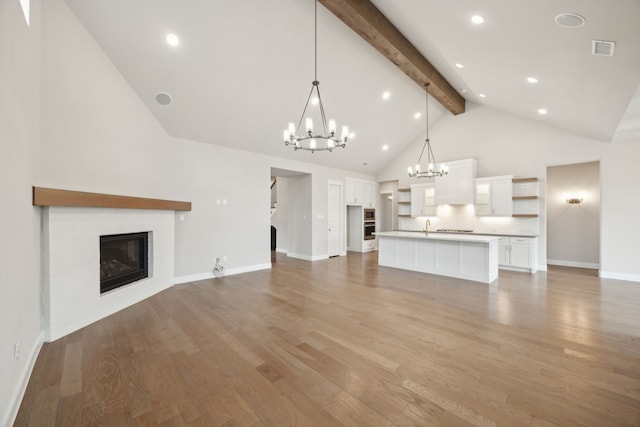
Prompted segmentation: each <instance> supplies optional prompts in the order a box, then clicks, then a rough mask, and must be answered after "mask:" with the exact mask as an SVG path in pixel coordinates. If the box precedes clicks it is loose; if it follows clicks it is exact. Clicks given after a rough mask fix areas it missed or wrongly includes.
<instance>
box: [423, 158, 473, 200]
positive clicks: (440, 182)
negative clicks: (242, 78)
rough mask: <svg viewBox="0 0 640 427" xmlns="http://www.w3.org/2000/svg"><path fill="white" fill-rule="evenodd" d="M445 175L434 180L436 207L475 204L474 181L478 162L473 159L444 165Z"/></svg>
mask: <svg viewBox="0 0 640 427" xmlns="http://www.w3.org/2000/svg"><path fill="white" fill-rule="evenodd" d="M445 164H446V165H447V167H448V168H449V173H448V174H447V175H444V176H441V177H436V178H435V180H434V181H435V202H436V204H438V205H468V204H473V203H474V202H475V179H476V172H477V168H478V166H477V164H478V162H477V161H476V160H475V159H464V160H455V161H452V162H446V163H445Z"/></svg>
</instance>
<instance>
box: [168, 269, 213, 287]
mask: <svg viewBox="0 0 640 427" xmlns="http://www.w3.org/2000/svg"><path fill="white" fill-rule="evenodd" d="M214 278H215V276H214V275H213V272H211V271H210V272H208V273H197V274H189V275H188V276H176V277H174V278H173V284H174V285H179V284H181V283H190V282H197V281H199V280H207V279H214Z"/></svg>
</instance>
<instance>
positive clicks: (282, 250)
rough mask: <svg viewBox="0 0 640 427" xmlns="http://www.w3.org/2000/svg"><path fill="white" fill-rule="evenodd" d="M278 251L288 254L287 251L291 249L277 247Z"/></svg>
mask: <svg viewBox="0 0 640 427" xmlns="http://www.w3.org/2000/svg"><path fill="white" fill-rule="evenodd" d="M276 252H279V253H281V254H286V253H287V252H289V251H288V250H286V249H283V248H276Z"/></svg>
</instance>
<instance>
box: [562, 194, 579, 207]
mask: <svg viewBox="0 0 640 427" xmlns="http://www.w3.org/2000/svg"><path fill="white" fill-rule="evenodd" d="M564 200H565V202H567V203H568V204H570V205H579V204H580V203H582V201H583V200H584V198H583V197H582V195H581V194H579V195H578V194H568V195H566V196H565V199H564Z"/></svg>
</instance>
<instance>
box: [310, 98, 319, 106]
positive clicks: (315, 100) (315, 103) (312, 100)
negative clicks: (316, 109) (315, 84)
mask: <svg viewBox="0 0 640 427" xmlns="http://www.w3.org/2000/svg"><path fill="white" fill-rule="evenodd" d="M318 102H319V101H318V97H313V98H311V104H313V105H318Z"/></svg>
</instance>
